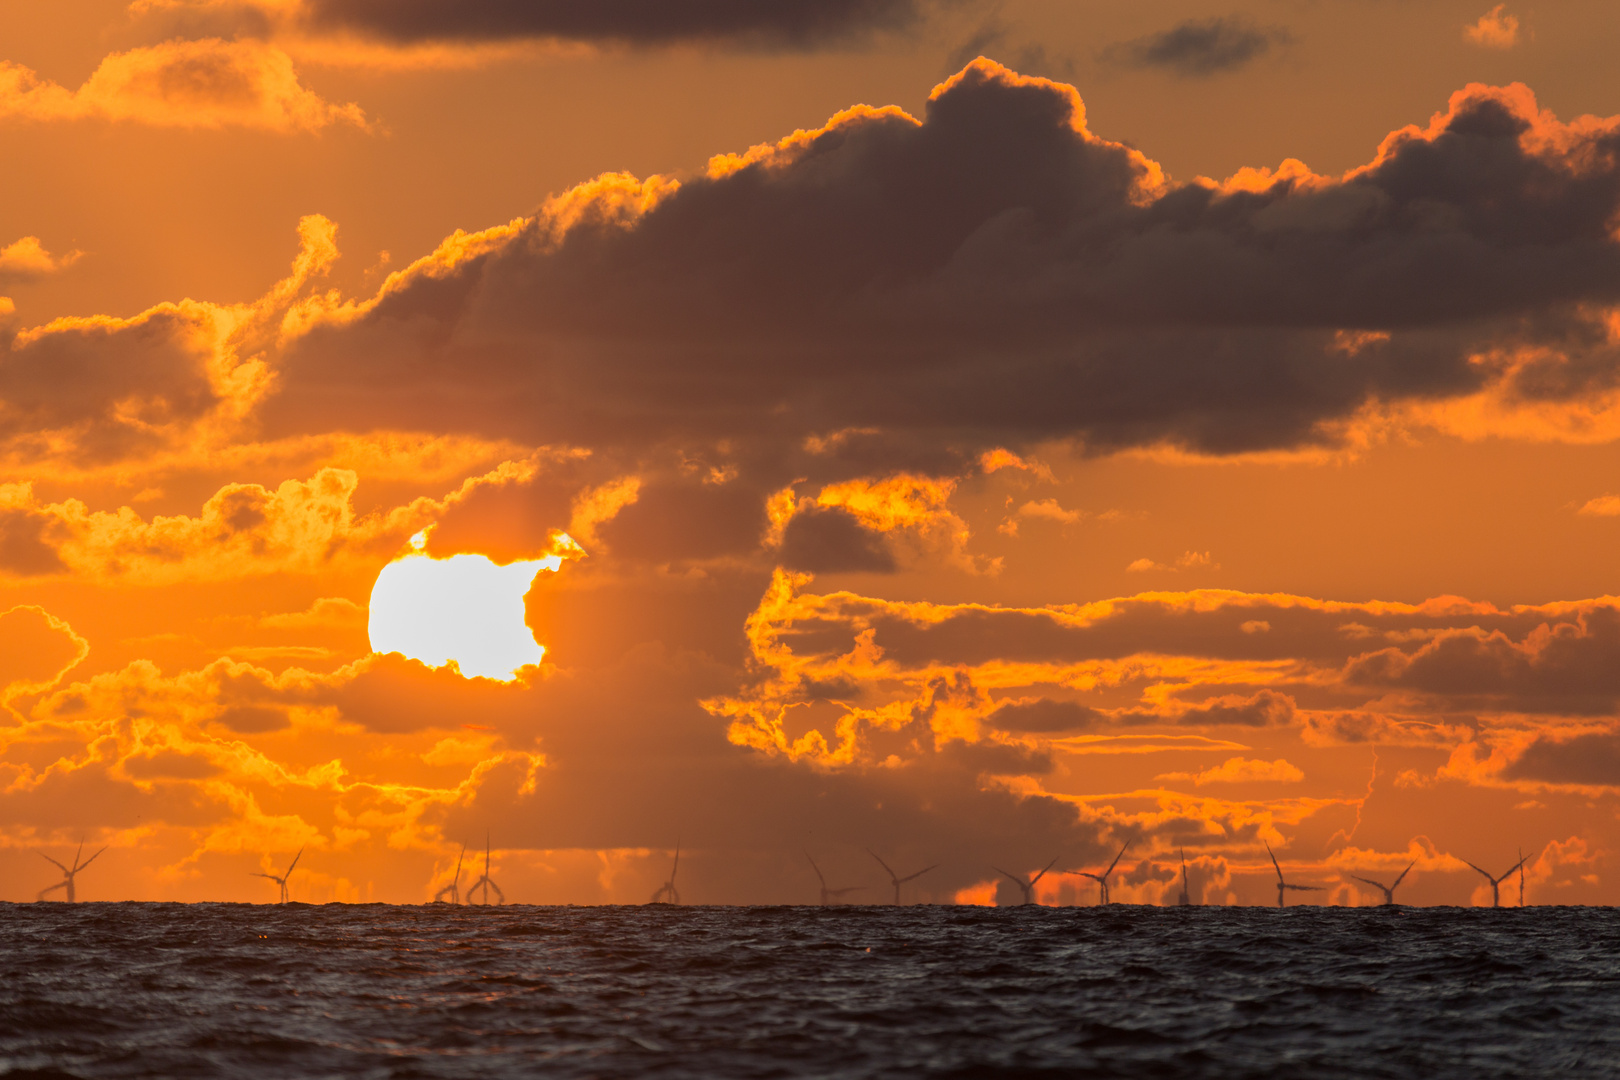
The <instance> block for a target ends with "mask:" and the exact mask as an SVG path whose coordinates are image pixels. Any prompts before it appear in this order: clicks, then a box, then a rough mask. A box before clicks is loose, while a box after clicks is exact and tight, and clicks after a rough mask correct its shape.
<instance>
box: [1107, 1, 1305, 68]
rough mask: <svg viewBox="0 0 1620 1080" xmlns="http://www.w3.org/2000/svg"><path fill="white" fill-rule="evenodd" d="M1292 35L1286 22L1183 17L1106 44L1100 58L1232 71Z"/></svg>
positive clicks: (1281, 44)
mask: <svg viewBox="0 0 1620 1080" xmlns="http://www.w3.org/2000/svg"><path fill="white" fill-rule="evenodd" d="M1293 40H1294V36H1293V34H1292V33H1290V32H1289V31H1288V30H1287V29H1286V28H1285V27H1281V26H1263V25H1261V24H1259V23H1256V22H1254V21H1253V20H1251V19H1248V18H1246V17H1244V16H1241V15H1221V16H1216V17H1214V18H1210V19H1188V20H1187V21H1185V22H1181V23H1177V24H1176V25H1175V26H1173V27H1171V28H1170V29H1168V30H1164V31H1161V32H1160V33H1157V34H1148V35H1146V36H1145V37H1139V38H1135V39H1133V40H1131V41H1122V42H1119V43H1118V44H1115V45H1110V46H1109V47H1108V48H1106V49H1104V50H1103V51H1102V58H1103V59H1104V60H1105V61H1107V62H1109V63H1114V64H1119V65H1121V66H1124V67H1135V68H1163V69H1165V70H1167V71H1170V72H1173V73H1174V74H1176V75H1181V76H1185V77H1189V78H1203V77H1207V76H1210V75H1219V74H1223V73H1225V72H1229V71H1236V70H1238V69H1239V68H1242V67H1244V66H1246V65H1248V64H1250V63H1252V62H1254V61H1256V60H1259V59H1260V58H1261V57H1263V56H1265V55H1267V54H1268V53H1270V52H1272V51H1273V50H1276V49H1280V48H1283V47H1284V46H1286V45H1288V44H1290V43H1291V42H1292V41H1293Z"/></svg>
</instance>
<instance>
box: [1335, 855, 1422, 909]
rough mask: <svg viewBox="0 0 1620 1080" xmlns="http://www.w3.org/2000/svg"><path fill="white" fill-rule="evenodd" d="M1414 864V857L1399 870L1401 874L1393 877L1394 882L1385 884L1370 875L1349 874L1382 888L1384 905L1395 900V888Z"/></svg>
mask: <svg viewBox="0 0 1620 1080" xmlns="http://www.w3.org/2000/svg"><path fill="white" fill-rule="evenodd" d="M1416 865H1417V860H1416V859H1413V860H1412V861H1411V862H1409V863H1407V864H1406V869H1405V870H1402V871H1401V876H1400V877H1398V878H1396V879H1395V883H1394V884H1393V885H1385V884H1384V883H1383V882H1381V881H1374V880H1373V879H1372V878H1370V877H1362V876H1361V875H1360V874H1351V875H1350V876H1351V877H1353V878H1355V879H1356V880H1357V881H1364V882H1366V883H1367V884H1368V885H1371V886H1372V887H1373V888H1375V889H1381V890H1383V893H1384V903H1385V904H1386V905H1388V904H1393V903H1394V902H1395V890H1396V889H1398V888H1400V887H1401V882H1402V881H1404V880H1405V879H1406V875H1407V874H1410V873H1411V872H1412V867H1414V866H1416Z"/></svg>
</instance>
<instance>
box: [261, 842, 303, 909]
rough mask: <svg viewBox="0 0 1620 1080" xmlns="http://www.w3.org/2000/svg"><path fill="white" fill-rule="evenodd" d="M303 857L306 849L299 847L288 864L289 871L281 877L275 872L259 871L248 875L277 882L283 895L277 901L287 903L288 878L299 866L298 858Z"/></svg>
mask: <svg viewBox="0 0 1620 1080" xmlns="http://www.w3.org/2000/svg"><path fill="white" fill-rule="evenodd" d="M303 857H304V849H303V848H299V849H298V854H297V855H294V856H293V861H292V865H291V866H288V867H287V872H286V873H285V874H282V875H281V876H279V877H277V876H276V875H275V874H259V873H253V874H249V875H248V876H249V877H262V878H269V879H270V880H271V881H273V882H275V883H276V884H277V885H278V886H279V887H280V888H281V896H280V897H279V898H278V899H277V900H276V903H278V904H285V903H286V902H287V879H288V878H290V877H292V872H293V867H294V866H297V865H298V860H299V859H301V858H303Z"/></svg>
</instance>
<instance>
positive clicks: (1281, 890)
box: [1266, 844, 1327, 907]
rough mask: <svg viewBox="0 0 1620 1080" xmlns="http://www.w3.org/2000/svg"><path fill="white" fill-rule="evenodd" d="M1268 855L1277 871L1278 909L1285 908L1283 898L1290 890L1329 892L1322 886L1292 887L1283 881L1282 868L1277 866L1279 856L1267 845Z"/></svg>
mask: <svg viewBox="0 0 1620 1080" xmlns="http://www.w3.org/2000/svg"><path fill="white" fill-rule="evenodd" d="M1266 854H1267V855H1271V866H1272V868H1273V869H1274V870H1276V871H1277V906H1278V907H1282V906H1283V897H1284V896H1286V895H1287V892H1288V890H1289V889H1293V890H1294V891H1295V892H1326V891H1327V889H1326V887H1325V886H1322V885H1290V884H1289V883H1288V882H1286V881H1284V880H1283V876H1282V867H1280V866H1278V865H1277V856H1276V855H1273V854H1272V851H1271V845H1270V844H1267V845H1266Z"/></svg>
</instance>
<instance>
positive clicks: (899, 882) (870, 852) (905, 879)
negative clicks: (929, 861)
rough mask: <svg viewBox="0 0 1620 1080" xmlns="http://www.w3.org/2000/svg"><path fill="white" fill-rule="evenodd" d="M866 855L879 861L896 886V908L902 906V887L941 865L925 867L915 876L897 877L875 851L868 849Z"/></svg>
mask: <svg viewBox="0 0 1620 1080" xmlns="http://www.w3.org/2000/svg"><path fill="white" fill-rule="evenodd" d="M866 853H867V854H868V855H870V856H872V858H874V859H877V861H878V865H879V866H881V867H883V869H884V871H885V872H886V873H888V875H889V880H890V881H891V882H893V884H894V903H895V906H896V907H898V906H899V905H900V886H902V885H904V884H905V883H906V882H908V881H910V880H912V879H913V878H920V877H922V876H923V875H924V874H926V873H928V871H930V870H935V869H938V867H939V863H935V864H934V865H933V866H925V867H923V868H922V869H921V870H919V871H917V872H916V873H915V874H907V875H906V876H905V877H896V876H895V873H894V871H893V870H890V869H889V864H888V863H886V862H884V861H883V860H882V859H879V858H878V853H877V852H875V851H873V850H872V849H871V848H867V849H866Z"/></svg>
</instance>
